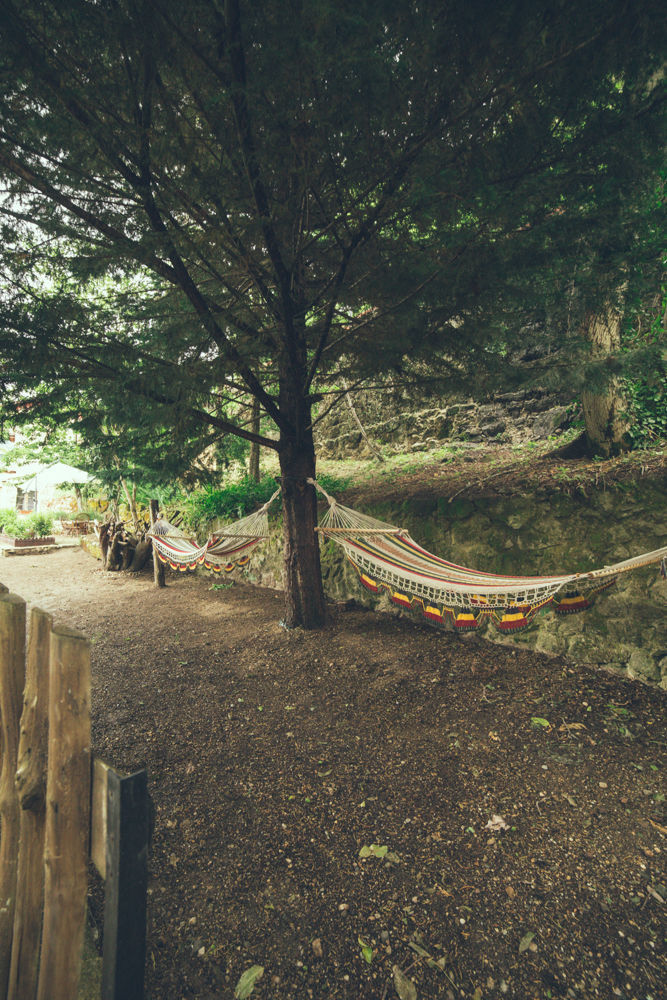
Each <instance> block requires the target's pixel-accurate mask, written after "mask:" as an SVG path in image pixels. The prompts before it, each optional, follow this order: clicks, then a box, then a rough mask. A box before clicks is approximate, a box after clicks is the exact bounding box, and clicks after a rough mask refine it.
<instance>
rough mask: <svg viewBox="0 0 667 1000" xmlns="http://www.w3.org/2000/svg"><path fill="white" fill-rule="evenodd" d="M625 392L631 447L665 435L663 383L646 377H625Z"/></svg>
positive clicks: (666, 417)
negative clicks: (629, 422) (629, 421)
mask: <svg viewBox="0 0 667 1000" xmlns="http://www.w3.org/2000/svg"><path fill="white" fill-rule="evenodd" d="M625 393H626V396H627V400H628V410H629V414H628V415H629V417H630V420H631V426H630V429H629V431H628V434H629V436H630V438H631V439H632V444H633V447H635V448H637V447H641V446H642V445H648V444H650V443H651V442H652V441H660V440H662V439H663V438H665V437H667V392H665V387H664V383H662V382H661V381H654V380H649V379H647V378H637V379H626V380H625Z"/></svg>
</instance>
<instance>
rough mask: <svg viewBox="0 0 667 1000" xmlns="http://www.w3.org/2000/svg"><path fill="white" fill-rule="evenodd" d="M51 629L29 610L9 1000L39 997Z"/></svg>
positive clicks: (48, 618)
mask: <svg viewBox="0 0 667 1000" xmlns="http://www.w3.org/2000/svg"><path fill="white" fill-rule="evenodd" d="M51 626H52V620H51V615H48V614H47V613H46V612H45V611H40V610H39V608H33V610H32V612H31V615H30V640H29V642H28V659H27V666H26V678H25V689H24V692H23V714H22V716H21V733H20V737H19V749H18V765H17V769H16V777H15V784H16V791H17V793H18V799H19V805H20V807H21V819H20V831H21V836H20V845H19V860H18V876H17V883H16V908H15V912H14V940H13V943H12V961H11V968H10V972H9V987H8V991H7V997H8V1000H35V996H36V993H37V978H38V974H39V941H40V937H41V933H42V905H43V902H44V825H45V800H46V756H47V747H48V731H49V655H50V653H49V648H50V642H51Z"/></svg>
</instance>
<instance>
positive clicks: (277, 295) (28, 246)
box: [0, 0, 664, 627]
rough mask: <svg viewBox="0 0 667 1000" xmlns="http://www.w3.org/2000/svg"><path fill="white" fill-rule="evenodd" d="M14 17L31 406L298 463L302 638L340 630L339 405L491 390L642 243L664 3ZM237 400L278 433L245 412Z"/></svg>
mask: <svg viewBox="0 0 667 1000" xmlns="http://www.w3.org/2000/svg"><path fill="white" fill-rule="evenodd" d="M0 12H1V14H2V18H3V27H4V31H3V36H2V40H1V41H0V74H1V75H2V78H3V96H2V101H1V104H0V117H1V118H2V122H3V124H2V130H1V132H0V171H1V172H2V174H3V177H4V179H5V183H6V194H5V196H4V200H3V209H2V210H3V217H4V219H5V225H4V227H3V234H2V235H3V246H4V254H3V255H4V260H5V265H6V273H8V274H10V280H9V281H8V285H7V288H6V291H5V295H4V297H3V300H2V303H1V304H0V308H1V309H2V311H3V314H4V331H5V332H4V334H2V335H1V336H0V352H1V356H2V370H1V372H0V377H1V378H2V380H3V382H4V385H5V387H6V392H5V395H6V396H7V395H10V396H11V395H12V394H13V395H14V397H15V396H16V393H17V386H19V387H20V388H21V390H22V391H23V392H24V393H26V392H27V393H28V394H29V393H30V392H31V391H32V390H34V389H36V387H38V386H41V385H43V384H44V383H47V385H48V388H49V391H51V392H53V393H55V394H57V393H58V392H61V393H67V392H72V391H74V390H75V389H76V391H79V390H80V389H81V388H82V387H90V386H94V387H95V392H96V393H98V394H99V398H100V400H101V401H102V402H103V403H104V402H105V400H106V399H107V398H110V397H113V398H114V399H116V400H118V399H119V398H124V399H126V400H127V401H128V402H127V406H128V408H129V409H130V410H131V409H133V408H136V407H140V406H143V407H147V406H150V407H152V408H155V409H156V410H157V411H158V412H159V413H160V419H161V420H162V416H163V415H166V414H168V415H169V416H168V419H166V417H165V419H164V420H162V422H163V424H164V425H165V426H171V425H173V426H182V425H185V426H188V427H191V428H194V427H195V426H207V427H208V428H211V429H214V430H216V431H218V432H221V433H228V432H229V433H235V434H239V435H240V436H241V437H243V438H244V439H245V440H248V441H251V442H255V443H257V444H260V445H262V446H264V447H267V448H273V449H274V450H275V451H277V453H278V457H279V461H280V469H281V482H282V503H283V523H284V532H285V536H284V537H285V585H286V618H285V620H286V622H287V624H288V625H290V626H294V625H304V626H306V627H315V626H317V625H319V624H321V623H322V621H323V620H324V598H323V591H322V585H321V574H320V566H319V549H318V545H317V540H316V536H315V533H314V527H315V523H316V501H315V493H314V490H313V489H312V488H311V487H310V486H309V485H308V483H307V480H308V479H309V478H310V477H313V476H314V475H315V454H314V448H313V435H312V410H313V406H314V405H315V404H316V403H317V402H318V401H319V400H320V399H321V393H322V391H323V390H325V389H326V386H327V384H328V382H329V380H336V379H338V378H339V377H341V376H342V377H350V379H351V381H352V384H353V385H354V384H358V381H359V380H360V379H363V378H364V377H367V376H369V375H371V374H372V373H374V372H377V371H382V370H386V369H387V368H388V367H389V366H391V365H393V364H397V363H400V362H401V359H402V358H404V357H405V356H406V355H407V356H411V357H417V356H428V355H429V354H430V353H431V352H433V351H436V350H437V351H438V352H439V355H440V357H441V358H442V359H443V366H446V367H447V368H448V370H449V371H450V373H451V374H452V375H454V376H457V375H463V374H464V373H465V372H467V371H470V370H471V369H473V370H476V371H478V372H483V371H484V370H486V369H488V368H490V367H492V366H493V365H494V364H497V363H498V361H499V359H503V358H506V357H507V356H508V348H509V343H510V339H511V333H512V327H511V326H510V325H509V324H508V323H507V317H508V316H509V315H511V314H512V313H513V311H514V310H519V311H521V310H522V309H523V310H524V311H527V310H526V307H525V305H523V304H522V299H521V289H525V288H526V285H527V283H528V280H529V276H530V275H533V276H535V279H536V284H539V282H537V277H538V276H539V275H542V276H544V274H545V273H546V271H547V270H548V272H549V274H550V275H551V280H553V282H554V285H553V287H552V288H551V289H550V290H549V293H548V295H546V299H552V300H553V302H555V303H560V302H561V301H562V297H563V292H564V288H565V287H566V282H567V281H569V280H570V279H571V267H572V263H573V260H574V258H576V257H577V255H579V257H584V256H586V258H587V259H588V260H593V259H598V255H596V248H599V247H600V246H602V245H603V244H607V243H609V241H610V239H611V238H612V237H613V238H616V237H618V238H619V239H622V238H623V226H624V213H623V212H622V206H623V204H625V203H627V202H628V200H629V199H630V198H631V196H632V192H633V191H636V190H638V189H641V187H642V185H644V184H646V183H647V181H646V178H647V177H648V176H649V174H650V172H651V171H652V170H655V159H656V150H658V149H659V148H660V145H661V137H660V134H659V121H660V118H659V96H658V90H657V88H656V87H655V86H651V80H652V77H653V75H654V73H655V71H656V67H657V66H659V64H660V60H661V58H662V51H663V49H662V44H663V39H662V36H661V32H662V30H663V29H662V25H663V23H664V22H663V18H662V16H661V10H660V7H659V5H658V4H657V3H654V2H650V0H649V2H643V0H640V2H638V3H634V4H629V3H626V2H616V3H614V2H612V3H609V2H608V0H605V2H602V0H592V2H589V3H586V4H572V3H565V2H560V3H554V2H553V0H549V2H546V0H531V2H528V0H514V2H508V3H502V4H496V5H491V4H488V3H487V2H486V0H484V2H482V0H467V2H465V3H463V2H460V0H457V2H453V3H447V4H442V3H441V2H435V0H426V2H425V3H420V4H417V3H414V2H408V0H391V2H390V0H355V2H350V0H341V2H336V3H335V4H334V3H333V2H330V0H314V2H313V3H308V4H306V3H303V2H302V0H282V2H281V3H277V2H275V0H265V2H263V3H261V4H256V3H252V2H250V0H224V2H222V0H221V2H217V0H193V2H192V3H189V4H186V5H184V4H182V3H177V2H176V0H117V2H115V3H113V4H112V3H106V2H101V3H100V2H93V0H62V2H60V3H58V4H52V3H46V2H40V0H22V2H21V3H18V2H12V0H0ZM627 235H628V233H627V229H626V230H625V236H626V237H627ZM50 247H56V248H57V265H56V266H54V269H53V275H52V276H51V278H50V283H49V284H47V285H45V284H44V282H43V281H42V282H39V281H37V280H36V278H35V273H36V271H35V269H36V268H37V267H38V265H39V261H40V260H43V259H44V255H45V253H47V252H48V250H47V248H50ZM559 254H562V262H561V266H560V269H559V268H556V267H554V263H553V260H554V256H558V255H559ZM547 263H548V268H547V266H546V265H547ZM517 274H520V275H521V278H520V280H517V281H516V282H515V281H514V280H513V279H514V276H515V275H517ZM542 286H544V278H543V280H542ZM548 305H549V302H548V301H543V302H541V303H540V306H539V307H540V308H541V309H544V310H545V312H546V310H547V306H548ZM239 394H243V395H245V397H246V399H247V398H248V396H249V397H252V398H253V399H255V400H256V401H257V402H258V403H259V405H260V407H261V410H262V412H263V414H264V415H265V420H266V421H271V422H272V423H273V425H274V426H275V429H276V431H275V436H271V435H269V434H267V435H262V434H258V433H256V431H254V430H252V429H250V430H249V429H248V428H247V427H243V426H240V425H238V424H235V423H234V421H233V420H231V419H230V418H229V415H228V412H227V411H228V407H229V403H230V400H238V398H239Z"/></svg>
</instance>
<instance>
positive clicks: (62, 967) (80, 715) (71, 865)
mask: <svg viewBox="0 0 667 1000" xmlns="http://www.w3.org/2000/svg"><path fill="white" fill-rule="evenodd" d="M90 773H91V767H90V645H89V643H88V641H87V640H86V639H85V637H84V636H82V635H81V634H80V633H79V632H75V631H73V630H72V629H68V628H65V627H63V626H57V627H55V628H54V629H53V631H52V633H51V655H50V683H49V759H48V769H47V782H46V836H45V848H44V865H45V879H44V930H43V934H42V948H41V955H40V967H39V986H38V990H37V998H38V1000H72V998H73V997H76V993H77V986H78V981H79V972H80V961H81V947H82V944H83V932H84V924H85V916H86V893H87V884H88V839H89V830H90Z"/></svg>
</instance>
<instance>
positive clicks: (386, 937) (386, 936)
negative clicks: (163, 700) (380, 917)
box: [380, 931, 389, 944]
mask: <svg viewBox="0 0 667 1000" xmlns="http://www.w3.org/2000/svg"><path fill="white" fill-rule="evenodd" d="M380 937H381V938H382V940H383V941H384V943H385V944H386V943H387V941H388V940H389V931H381V932H380Z"/></svg>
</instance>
